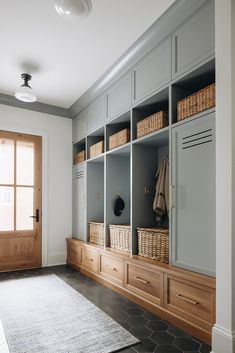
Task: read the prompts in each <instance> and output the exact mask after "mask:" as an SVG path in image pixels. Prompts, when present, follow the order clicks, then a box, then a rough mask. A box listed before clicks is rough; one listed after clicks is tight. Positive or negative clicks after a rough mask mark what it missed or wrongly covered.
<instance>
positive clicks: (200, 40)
mask: <svg viewBox="0 0 235 353" xmlns="http://www.w3.org/2000/svg"><path fill="white" fill-rule="evenodd" d="M214 52H215V10H214V3H213V1H212V2H210V3H209V4H208V5H207V6H205V7H203V8H202V9H201V10H200V11H199V12H197V13H196V14H195V15H194V16H193V17H191V18H190V19H189V20H188V21H187V22H186V23H185V24H184V25H183V26H182V27H180V28H179V29H178V31H177V32H175V34H174V35H173V38H172V54H173V55H172V73H173V78H174V77H176V76H178V75H180V74H182V73H183V72H185V71H187V70H189V69H190V68H191V67H193V66H195V65H197V64H199V63H200V62H202V61H203V60H205V59H206V58H208V57H209V56H211V55H213V54H214Z"/></svg>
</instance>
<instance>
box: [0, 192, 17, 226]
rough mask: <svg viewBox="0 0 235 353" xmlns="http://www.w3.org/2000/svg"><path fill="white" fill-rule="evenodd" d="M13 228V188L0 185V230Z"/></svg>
mask: <svg viewBox="0 0 235 353" xmlns="http://www.w3.org/2000/svg"><path fill="white" fill-rule="evenodd" d="M12 230H14V188H13V187H8V186H0V231H12Z"/></svg>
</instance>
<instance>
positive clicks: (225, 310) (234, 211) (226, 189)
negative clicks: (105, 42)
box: [212, 0, 235, 353]
mask: <svg viewBox="0 0 235 353" xmlns="http://www.w3.org/2000/svg"><path fill="white" fill-rule="evenodd" d="M215 24H216V31H215V34H216V324H215V325H214V328H213V332H212V351H213V352H214V353H234V352H235V256H234V254H235V217H234V215H235V99H234V98H235V67H234V62H235V0H223V1H222V0H216V1H215Z"/></svg>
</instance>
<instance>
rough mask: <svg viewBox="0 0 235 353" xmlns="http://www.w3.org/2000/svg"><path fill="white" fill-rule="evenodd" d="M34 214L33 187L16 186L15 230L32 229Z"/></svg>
mask: <svg viewBox="0 0 235 353" xmlns="http://www.w3.org/2000/svg"><path fill="white" fill-rule="evenodd" d="M33 215H34V207H33V188H24V187H17V188H16V230H32V229H33V218H30V216H33Z"/></svg>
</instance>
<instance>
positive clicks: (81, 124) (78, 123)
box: [73, 109, 87, 142]
mask: <svg viewBox="0 0 235 353" xmlns="http://www.w3.org/2000/svg"><path fill="white" fill-rule="evenodd" d="M86 134H87V110H86V109H85V110H84V111H82V112H81V114H79V116H78V117H77V118H76V119H73V142H77V141H78V140H80V139H81V138H83V137H85V136H86Z"/></svg>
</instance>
